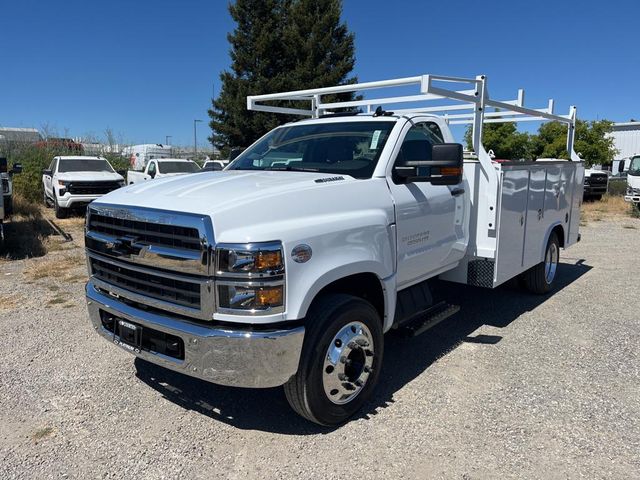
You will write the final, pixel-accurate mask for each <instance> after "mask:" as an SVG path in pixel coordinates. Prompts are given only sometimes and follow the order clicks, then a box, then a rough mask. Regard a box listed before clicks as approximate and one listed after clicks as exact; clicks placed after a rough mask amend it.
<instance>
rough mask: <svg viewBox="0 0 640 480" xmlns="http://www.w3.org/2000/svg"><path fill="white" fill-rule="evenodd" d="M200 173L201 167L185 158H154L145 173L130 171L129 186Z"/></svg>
mask: <svg viewBox="0 0 640 480" xmlns="http://www.w3.org/2000/svg"><path fill="white" fill-rule="evenodd" d="M199 171H200V167H199V166H198V164H197V163H196V162H194V161H193V160H185V159H184V158H154V159H153V160H149V162H147V165H146V167H145V169H144V171H141V172H139V171H136V170H129V171H128V172H127V184H128V185H133V184H134V183H140V182H144V181H147V180H153V179H156V178H163V177H175V176H178V175H187V174H189V173H196V172H199Z"/></svg>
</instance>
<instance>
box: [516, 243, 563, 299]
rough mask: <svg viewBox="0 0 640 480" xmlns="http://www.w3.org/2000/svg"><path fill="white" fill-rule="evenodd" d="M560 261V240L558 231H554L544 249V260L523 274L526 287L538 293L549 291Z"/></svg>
mask: <svg viewBox="0 0 640 480" xmlns="http://www.w3.org/2000/svg"><path fill="white" fill-rule="evenodd" d="M559 261H560V242H559V241H558V236H557V235H556V233H555V232H553V233H551V235H550V236H549V241H548V242H547V248H546V249H545V251H544V260H543V261H542V262H541V263H539V264H538V265H536V266H534V267H532V268H530V269H529V270H527V271H526V272H524V273H523V274H522V275H523V276H522V280H523V283H524V286H525V288H526V289H527V290H529V291H530V292H531V293H536V294H538V295H543V294H545V293H549V292H550V291H551V289H552V288H553V282H554V280H555V279H556V276H557V273H558V263H559Z"/></svg>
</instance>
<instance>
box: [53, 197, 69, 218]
mask: <svg viewBox="0 0 640 480" xmlns="http://www.w3.org/2000/svg"><path fill="white" fill-rule="evenodd" d="M53 206H54V208H55V212H56V218H67V209H66V208H63V207H61V206H60V205H59V204H58V197H55V196H54V197H53Z"/></svg>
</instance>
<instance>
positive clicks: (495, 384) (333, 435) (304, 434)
mask: <svg viewBox="0 0 640 480" xmlns="http://www.w3.org/2000/svg"><path fill="white" fill-rule="evenodd" d="M70 225H71V226H70V227H69V228H71V229H72V230H73V232H72V234H73V235H74V236H75V238H80V236H81V233H80V232H81V230H80V222H76V224H70ZM74 225H75V226H74ZM582 235H583V240H582V242H581V243H580V244H578V245H576V246H574V247H572V248H571V249H570V250H568V251H566V252H563V255H564V256H563V258H562V260H563V264H562V265H561V268H560V270H559V279H558V280H559V285H558V289H557V290H556V292H555V293H554V294H553V295H550V296H547V297H536V296H531V295H527V294H524V293H522V292H520V291H518V290H517V288H515V287H514V286H505V287H503V288H500V289H498V290H496V291H487V290H480V289H474V288H466V287H459V286H452V287H451V288H450V289H449V294H450V295H451V297H452V299H454V300H455V301H457V302H458V303H459V304H461V305H462V310H461V312H460V313H459V314H457V315H456V316H454V317H452V318H450V319H449V320H447V321H446V322H444V323H442V324H441V325H439V326H437V327H436V328H434V329H433V330H431V331H429V332H427V333H425V334H423V335H422V336H420V337H417V338H414V339H406V338H403V337H401V336H400V335H397V334H396V335H392V336H388V337H387V339H386V341H387V343H386V353H385V362H386V363H385V366H384V369H383V372H382V376H381V384H380V386H379V389H378V392H377V395H376V397H375V398H374V400H373V401H372V402H371V403H370V404H369V405H367V406H366V408H365V409H364V411H363V412H362V414H361V415H360V416H359V417H357V418H356V419H354V420H353V421H352V422H350V423H348V424H347V425H345V426H343V427H340V428H336V429H324V428H319V427H317V426H315V425H312V424H309V423H307V422H305V421H304V420H302V419H301V418H299V417H297V416H296V415H295V414H294V413H293V412H292V411H291V410H290V409H289V407H288V405H287V403H286V400H285V397H284V394H283V392H282V390H281V389H269V390H244V389H233V388H226V387H220V386H215V385H210V384H207V383H205V382H201V381H198V380H194V379H191V378H188V377H184V376H182V375H179V374H176V373H171V372H168V371H164V370H162V369H160V368H157V367H154V366H152V365H149V364H146V363H144V362H140V361H134V358H133V357H132V356H130V355H129V354H128V353H126V352H124V351H121V350H119V349H117V348H114V347H113V346H112V345H110V344H109V343H107V342H105V341H104V340H103V339H101V338H99V337H98V336H97V335H96V334H95V333H94V332H93V331H92V329H91V328H90V325H89V322H88V318H87V314H86V309H85V301H84V295H83V285H84V283H83V282H84V273H85V267H84V263H83V260H82V250H81V248H80V246H78V245H76V246H75V247H74V246H73V245H70V244H66V246H63V247H62V249H60V250H59V251H55V252H52V253H49V254H48V255H47V256H46V257H43V258H40V259H31V260H15V261H11V262H0V278H1V279H2V280H1V282H0V318H1V321H0V338H2V339H3V341H4V342H5V347H4V348H2V349H0V386H1V388H0V406H1V408H0V478H2V479H11V478H133V477H138V478H149V479H152V478H185V479H186V478H189V479H191V478H218V477H219V478H247V477H249V478H255V477H260V478H353V477H354V476H363V477H365V478H387V479H390V478H394V479H395V478H416V477H417V478H447V479H449V478H461V479H477V478H544V479H549V478H625V479H626V478H640V355H639V350H638V347H637V345H638V344H639V343H640V335H639V333H638V331H639V328H638V327H639V325H638V322H639V321H640V318H639V317H638V311H640V297H639V296H638V290H637V285H636V283H637V282H633V281H632V279H634V278H635V277H637V274H638V273H637V268H638V265H640V221H639V220H633V219H626V220H605V221H601V222H592V223H590V224H589V225H587V226H585V227H583V228H582Z"/></svg>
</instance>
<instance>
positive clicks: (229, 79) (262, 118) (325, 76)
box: [209, 0, 357, 150]
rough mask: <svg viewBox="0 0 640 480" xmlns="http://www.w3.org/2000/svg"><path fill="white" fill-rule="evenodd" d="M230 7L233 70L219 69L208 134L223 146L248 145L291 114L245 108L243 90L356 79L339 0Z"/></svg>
mask: <svg viewBox="0 0 640 480" xmlns="http://www.w3.org/2000/svg"><path fill="white" fill-rule="evenodd" d="M229 11H230V13H231V17H232V18H233V19H234V20H235V22H236V24H237V26H236V28H235V30H234V31H233V33H231V34H229V35H228V40H229V43H230V45H231V52H230V53H231V60H232V63H231V71H225V72H223V73H222V74H221V75H220V78H221V80H222V91H221V93H220V96H219V97H218V98H217V99H214V100H213V103H212V108H211V109H210V110H209V116H210V117H211V121H210V123H209V126H210V127H211V129H212V131H213V135H212V136H211V137H209V140H210V141H211V142H212V143H213V144H214V145H215V146H216V147H218V148H220V149H221V150H228V149H229V148H231V147H246V146H248V145H249V144H251V143H252V142H253V141H255V140H256V139H257V138H259V137H260V136H262V135H263V134H265V133H266V132H268V131H269V130H271V129H272V128H274V127H275V126H277V125H280V124H282V123H283V122H286V121H289V120H291V119H293V118H294V117H288V116H286V115H282V114H272V113H265V112H249V111H247V109H246V97H247V95H258V94H261V93H274V92H280V91H287V90H299V89H305V88H315V87H326V86H332V85H338V84H344V83H353V82H355V81H356V80H357V79H356V78H355V77H350V76H349V74H350V72H351V71H352V69H353V67H354V64H355V54H354V51H355V47H354V36H353V34H352V33H349V31H348V29H347V26H346V25H345V24H344V23H343V22H341V20H340V16H341V13H342V2H341V0H236V2H235V3H234V4H231V5H230V6H229ZM340 98H341V99H343V100H344V99H351V98H353V96H352V95H351V94H346V95H341V96H340ZM323 100H325V101H330V100H331V99H330V98H323ZM295 106H297V107H299V106H300V105H295ZM305 107H307V108H308V105H305Z"/></svg>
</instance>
